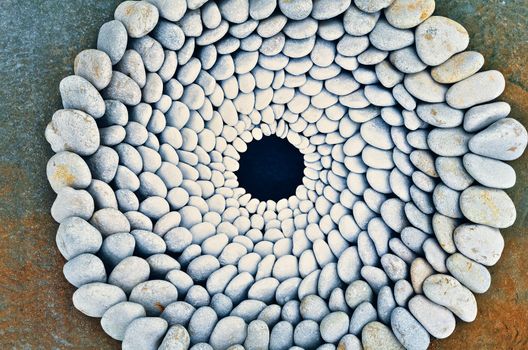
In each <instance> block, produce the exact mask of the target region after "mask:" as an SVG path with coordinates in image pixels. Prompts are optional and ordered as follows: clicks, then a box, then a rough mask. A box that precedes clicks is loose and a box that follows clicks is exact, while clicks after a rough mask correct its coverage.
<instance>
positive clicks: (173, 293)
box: [129, 280, 178, 315]
mask: <svg viewBox="0 0 528 350" xmlns="http://www.w3.org/2000/svg"><path fill="white" fill-rule="evenodd" d="M177 299H178V291H177V289H176V287H175V286H174V285H173V284H172V283H170V282H167V281H162V280H150V281H146V282H143V283H140V284H138V285H136V286H135V287H134V289H132V292H131V293H130V298H129V300H130V301H133V302H136V303H138V304H141V305H143V307H144V308H145V310H146V312H147V315H159V314H161V313H162V312H163V310H164V309H165V307H167V305H169V304H171V303H172V302H175V301H176V300H177Z"/></svg>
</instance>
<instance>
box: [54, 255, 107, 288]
mask: <svg viewBox="0 0 528 350" xmlns="http://www.w3.org/2000/svg"><path fill="white" fill-rule="evenodd" d="M63 273H64V277H65V278H66V279H67V280H68V282H70V283H71V284H72V285H74V286H75V287H77V288H79V287H81V286H83V285H85V284H88V283H93V282H101V283H105V282H106V270H105V267H104V264H103V262H102V261H101V259H99V258H98V257H97V256H95V255H93V254H81V255H78V256H76V257H75V258H73V259H71V260H70V261H68V262H67V263H66V264H65V265H64V268H63Z"/></svg>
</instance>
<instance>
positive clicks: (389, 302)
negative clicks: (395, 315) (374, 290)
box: [376, 286, 396, 324]
mask: <svg viewBox="0 0 528 350" xmlns="http://www.w3.org/2000/svg"><path fill="white" fill-rule="evenodd" d="M395 307H396V301H395V300H394V295H393V294H392V289H391V287H389V286H385V287H383V288H381V289H380V291H379V293H378V300H377V303H376V309H377V311H378V317H379V319H380V320H381V321H382V322H383V323H385V324H389V323H390V315H391V313H392V310H394V308H395Z"/></svg>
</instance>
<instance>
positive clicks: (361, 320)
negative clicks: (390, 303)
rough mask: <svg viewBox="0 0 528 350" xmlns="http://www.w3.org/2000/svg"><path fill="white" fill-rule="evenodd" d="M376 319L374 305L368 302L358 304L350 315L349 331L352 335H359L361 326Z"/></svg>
mask: <svg viewBox="0 0 528 350" xmlns="http://www.w3.org/2000/svg"><path fill="white" fill-rule="evenodd" d="M376 319H377V313H376V309H375V308H374V306H372V304H371V303H369V302H364V303H361V304H359V305H358V306H357V307H356V309H355V310H354V313H353V314H352V316H351V317H350V328H349V332H350V333H351V334H354V335H359V334H360V333H361V330H362V329H363V327H364V326H365V325H366V324H368V323H370V322H373V321H375V320H376Z"/></svg>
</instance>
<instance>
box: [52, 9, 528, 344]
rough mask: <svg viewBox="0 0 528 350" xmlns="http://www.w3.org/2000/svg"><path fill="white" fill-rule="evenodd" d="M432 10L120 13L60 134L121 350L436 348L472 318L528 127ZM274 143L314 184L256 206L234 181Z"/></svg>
mask: <svg viewBox="0 0 528 350" xmlns="http://www.w3.org/2000/svg"><path fill="white" fill-rule="evenodd" d="M434 7H435V4H434V1H433V0H370V1H365V0H354V1H353V3H352V1H351V0H339V1H335V0H333V1H330V0H314V1H311V0H297V1H286V0H278V2H277V1H275V0H272V1H261V0H251V1H248V0H223V1H218V2H215V1H203V0H187V1H184V0H148V1H125V2H123V3H122V4H120V5H119V6H118V8H117V9H116V11H115V20H113V21H110V22H108V23H105V24H104V25H103V26H102V27H101V30H100V32H99V37H98V43H97V50H86V51H83V52H81V53H80V54H79V55H78V56H77V58H76V60H75V65H74V70H75V75H72V76H69V77H67V78H65V79H64V80H63V81H62V82H61V84H60V92H61V96H62V100H63V105H64V109H62V110H60V111H57V112H56V113H55V114H54V115H53V118H52V121H51V122H50V124H49V125H48V127H47V129H46V139H47V140H48V142H49V143H50V145H51V147H52V149H53V150H54V151H55V152H56V154H55V155H54V156H53V157H52V158H51V159H50V161H49V163H48V167H47V175H48V179H49V181H50V184H51V186H52V188H53V190H54V191H55V192H56V193H57V198H56V200H55V202H54V204H53V206H52V209H51V213H52V216H53V218H54V219H55V220H56V221H57V222H58V223H60V226H59V229H58V232H57V245H58V248H59V250H60V252H61V254H62V255H63V256H64V257H65V259H66V260H67V263H66V264H65V266H64V275H65V277H66V279H67V280H68V281H69V282H70V283H71V284H73V285H74V286H75V287H77V288H78V289H77V290H76V292H75V293H74V295H73V303H74V306H75V307H76V308H77V309H78V310H79V311H81V312H83V313H84V314H86V315H88V316H91V317H100V318H101V325H102V327H103V329H104V330H105V332H106V333H107V334H108V335H109V336H111V337H113V338H115V339H117V340H120V341H122V342H123V343H122V346H123V348H124V349H187V348H189V347H191V348H192V349H211V348H212V349H228V348H229V349H238V348H240V349H242V348H247V349H254V348H255V349H256V348H259V349H262V348H270V349H288V348H292V347H293V348H305V349H311V348H314V349H315V348H318V349H335V348H336V346H338V345H339V346H340V348H346V349H361V348H364V349H378V348H381V347H383V348H387V349H399V348H402V347H405V348H408V349H426V348H427V347H428V345H429V343H430V340H431V338H432V337H434V338H445V337H448V336H449V335H450V334H451V333H452V332H453V331H454V329H455V324H456V319H459V320H461V321H463V322H471V321H473V320H474V319H475V318H476V314H477V305H476V301H475V297H474V293H484V292H485V291H486V290H487V289H488V288H489V286H490V280H491V278H490V274H489V272H488V270H487V267H488V266H491V265H494V264H495V263H496V262H497V261H498V259H499V258H500V255H501V253H502V250H503V247H504V241H503V238H502V236H501V234H500V232H499V229H502V228H506V227H509V226H511V225H512V224H513V222H514V221H515V216H516V212H515V207H514V205H513V203H512V201H511V199H510V198H509V197H508V195H507V194H506V193H505V192H504V189H507V188H510V187H512V186H514V184H515V171H514V170H513V168H511V167H510V166H509V165H508V164H506V163H505V162H504V161H509V160H514V159H516V158H518V157H520V156H521V155H522V153H523V152H524V150H525V148H526V144H527V133H526V130H525V128H524V127H523V126H522V125H521V124H520V123H519V122H517V121H516V120H515V119H513V118H509V117H508V115H509V112H510V108H509V106H508V104H506V103H504V102H493V100H495V99H496V98H497V97H499V96H500V94H501V93H502V92H503V90H504V86H505V82H504V78H503V76H502V74H500V73H499V72H497V71H483V72H479V71H480V70H481V68H482V66H483V63H484V59H483V57H482V55H480V54H479V53H476V52H471V51H464V50H465V49H466V48H467V46H468V43H469V36H468V33H467V32H466V30H465V29H464V28H463V27H462V26H460V25H459V24H458V23H456V22H454V21H452V20H450V19H447V18H445V17H440V16H433V12H434ZM415 27H416V29H415V30H413V28H415ZM270 134H276V135H278V136H279V137H282V138H287V139H288V141H289V142H291V143H292V144H294V145H295V146H296V147H298V148H299V149H300V151H301V152H302V153H303V154H304V155H305V164H306V170H305V177H304V180H303V185H301V186H299V187H298V188H297V191H296V195H295V196H292V197H290V198H287V199H283V200H280V201H278V202H273V201H267V202H259V201H258V200H256V199H252V198H251V195H250V194H248V193H245V190H244V189H242V188H239V187H238V182H237V179H236V176H235V175H234V172H235V171H236V169H237V167H238V163H237V159H238V158H239V154H240V153H241V152H244V151H245V149H246V146H247V143H249V142H251V140H253V139H259V138H261V137H263V136H264V135H270Z"/></svg>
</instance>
